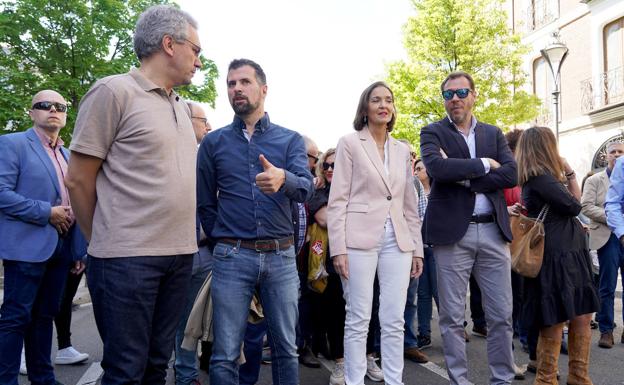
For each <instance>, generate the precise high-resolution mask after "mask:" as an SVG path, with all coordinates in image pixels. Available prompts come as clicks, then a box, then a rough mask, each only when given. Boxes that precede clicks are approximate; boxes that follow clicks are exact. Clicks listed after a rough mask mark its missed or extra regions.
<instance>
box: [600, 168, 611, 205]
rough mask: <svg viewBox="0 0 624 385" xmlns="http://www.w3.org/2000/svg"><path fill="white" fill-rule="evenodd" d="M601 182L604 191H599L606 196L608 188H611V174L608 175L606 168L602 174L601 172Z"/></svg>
mask: <svg viewBox="0 0 624 385" xmlns="http://www.w3.org/2000/svg"><path fill="white" fill-rule="evenodd" d="M600 184H601V187H602V188H601V190H602V191H599V193H600V196H603V197H604V195H605V194H606V192H607V190H609V184H610V181H609V175H607V171H606V169H605V171H602V172H601V174H600ZM603 203H604V201H603Z"/></svg>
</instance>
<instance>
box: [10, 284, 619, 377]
mask: <svg viewBox="0 0 624 385" xmlns="http://www.w3.org/2000/svg"><path fill="white" fill-rule="evenodd" d="M620 290H621V289H620ZM78 298H79V300H78V301H79V302H84V303H83V304H81V305H80V307H79V308H77V309H76V310H75V311H74V313H73V328H72V333H73V334H72V342H73V344H74V346H75V347H76V348H77V349H78V350H80V351H84V352H86V353H89V355H90V358H89V360H88V362H86V363H85V364H81V365H70V366H61V365H57V366H56V374H57V378H58V380H59V381H60V382H62V383H63V384H65V385H86V384H96V383H99V382H98V379H99V378H100V375H101V368H100V366H99V362H100V361H101V359H102V355H101V348H102V347H101V341H100V339H99V336H98V334H97V330H96V327H95V322H94V320H93V313H92V308H91V305H90V303H89V297H88V292H87V290H86V288H84V287H83V286H81V288H80V289H79V293H78ZM468 319H469V318H468ZM616 322H617V324H618V327H617V329H616V337H617V338H616V339H617V341H618V343H616V346H615V347H614V348H613V349H610V350H605V349H600V348H598V347H597V345H596V343H597V341H598V338H599V334H598V331H596V330H594V331H593V342H592V352H591V362H592V364H591V368H590V372H591V376H592V380H593V382H594V384H595V385H623V384H624V364H623V362H624V360H623V358H624V344H621V343H619V337H620V336H621V334H622V302H621V301H620V300H619V299H618V300H617V301H616ZM436 324H437V320H434V322H433V323H432V326H433V329H434V330H433V346H432V347H431V348H429V349H427V350H426V353H427V354H428V355H429V356H430V358H431V362H430V363H428V364H425V365H420V364H415V363H413V362H409V361H406V363H405V371H404V381H405V384H406V385H415V384H426V385H438V384H448V380H447V379H446V370H445V369H444V358H443V355H442V348H441V341H440V334H439V331H438V329H437V325H436ZM468 327H469V328H470V325H469V326H468ZM54 345H56V344H54ZM516 345H518V343H517V342H516ZM467 351H468V360H469V365H470V369H469V379H470V381H472V382H473V383H474V384H479V385H480V384H487V383H488V376H489V374H488V368H487V354H486V343H485V339H483V338H479V337H475V336H473V337H472V339H471V342H470V343H468V345H467ZM54 354H56V347H54V351H53V356H54ZM515 355H516V362H517V363H519V364H523V363H526V362H527V361H528V356H527V354H525V353H523V352H522V351H520V349H518V350H516V351H515ZM567 362H568V359H567V356H561V360H560V372H561V374H562V378H561V381H560V383H562V384H565V378H566V373H567ZM323 364H324V366H323V367H321V368H320V369H309V368H305V367H303V366H301V367H300V379H301V380H300V383H301V384H302V385H327V384H328V383H329V375H330V369H331V367H332V363H331V362H329V361H325V360H324V361H323ZM202 377H205V375H202ZM533 378H534V377H533V375H531V374H529V375H528V376H527V379H526V380H524V381H515V382H514V384H532V382H533ZM208 383H209V382H208V380H207V379H205V378H204V379H202V384H208ZM271 383H272V382H271V367H270V365H263V367H262V371H261V378H260V381H259V383H258V384H259V385H269V384H271ZM19 384H20V385H26V384H28V380H27V378H26V377H25V376H20V380H19ZM167 384H168V385H173V384H174V381H173V378H172V371H169V376H168V380H167ZM366 384H374V383H373V382H370V381H368V380H367V382H366ZM215 385H216V384H215Z"/></svg>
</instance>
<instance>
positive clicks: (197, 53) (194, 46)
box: [182, 39, 202, 57]
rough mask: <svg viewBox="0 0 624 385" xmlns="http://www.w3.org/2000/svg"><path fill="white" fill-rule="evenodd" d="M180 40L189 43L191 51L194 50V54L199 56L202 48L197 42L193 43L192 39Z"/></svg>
mask: <svg viewBox="0 0 624 385" xmlns="http://www.w3.org/2000/svg"><path fill="white" fill-rule="evenodd" d="M182 40H184V41H185V42H187V43H189V44H190V45H191V48H193V52H195V56H197V57H199V55H200V54H201V51H202V48H201V47H200V46H198V45H197V44H195V43H193V42H192V41H190V40H189V39H182Z"/></svg>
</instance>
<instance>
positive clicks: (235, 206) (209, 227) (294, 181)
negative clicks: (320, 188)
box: [197, 114, 314, 244]
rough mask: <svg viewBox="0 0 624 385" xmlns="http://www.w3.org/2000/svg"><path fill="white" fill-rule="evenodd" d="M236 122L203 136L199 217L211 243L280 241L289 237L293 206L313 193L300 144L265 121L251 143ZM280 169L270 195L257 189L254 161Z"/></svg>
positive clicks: (257, 167) (293, 135)
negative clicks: (277, 187)
mask: <svg viewBox="0 0 624 385" xmlns="http://www.w3.org/2000/svg"><path fill="white" fill-rule="evenodd" d="M243 130H245V123H244V122H243V121H242V120H241V119H240V118H238V117H234V121H233V122H232V123H231V124H230V125H228V126H225V127H223V128H221V129H219V130H216V131H213V132H211V133H209V134H208V135H206V137H205V138H204V140H203V141H202V143H201V145H200V146H199V152H198V154H197V211H198V214H199V219H200V221H201V224H202V227H203V229H204V231H205V232H206V234H207V235H208V237H209V240H210V243H212V244H214V242H215V241H216V240H217V239H219V238H237V239H278V238H285V237H288V236H291V235H293V231H294V229H293V222H292V210H291V200H292V201H296V202H305V201H307V200H308V199H309V198H310V197H311V196H312V192H313V190H314V188H313V184H312V174H310V171H309V170H308V158H307V155H306V150H305V145H304V142H303V138H302V137H301V135H299V134H298V133H296V132H294V131H291V130H288V129H286V128H284V127H281V126H278V125H276V124H273V123H271V122H270V121H269V115H268V114H265V115H264V117H263V118H262V119H260V120H259V121H258V123H256V127H255V130H254V133H253V135H252V137H251V138H250V140H249V141H248V140H247V139H246V138H245V135H244V133H243ZM260 154H263V155H264V157H265V158H266V159H267V160H268V161H269V162H271V163H272V164H273V165H274V166H275V167H279V168H282V169H284V171H285V173H286V181H285V182H284V185H283V186H282V187H281V188H280V190H279V191H278V192H276V193H274V194H264V193H263V192H262V191H260V189H259V188H258V187H257V186H256V175H257V174H259V173H261V172H263V171H264V170H263V168H262V165H261V164H260V161H259V159H258V157H259V156H260Z"/></svg>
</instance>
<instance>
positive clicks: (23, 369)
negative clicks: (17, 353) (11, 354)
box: [19, 348, 28, 376]
mask: <svg viewBox="0 0 624 385" xmlns="http://www.w3.org/2000/svg"><path fill="white" fill-rule="evenodd" d="M19 374H21V375H22V376H25V375H27V374H28V371H27V370H26V352H25V351H24V348H22V359H21V361H20V370H19Z"/></svg>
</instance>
